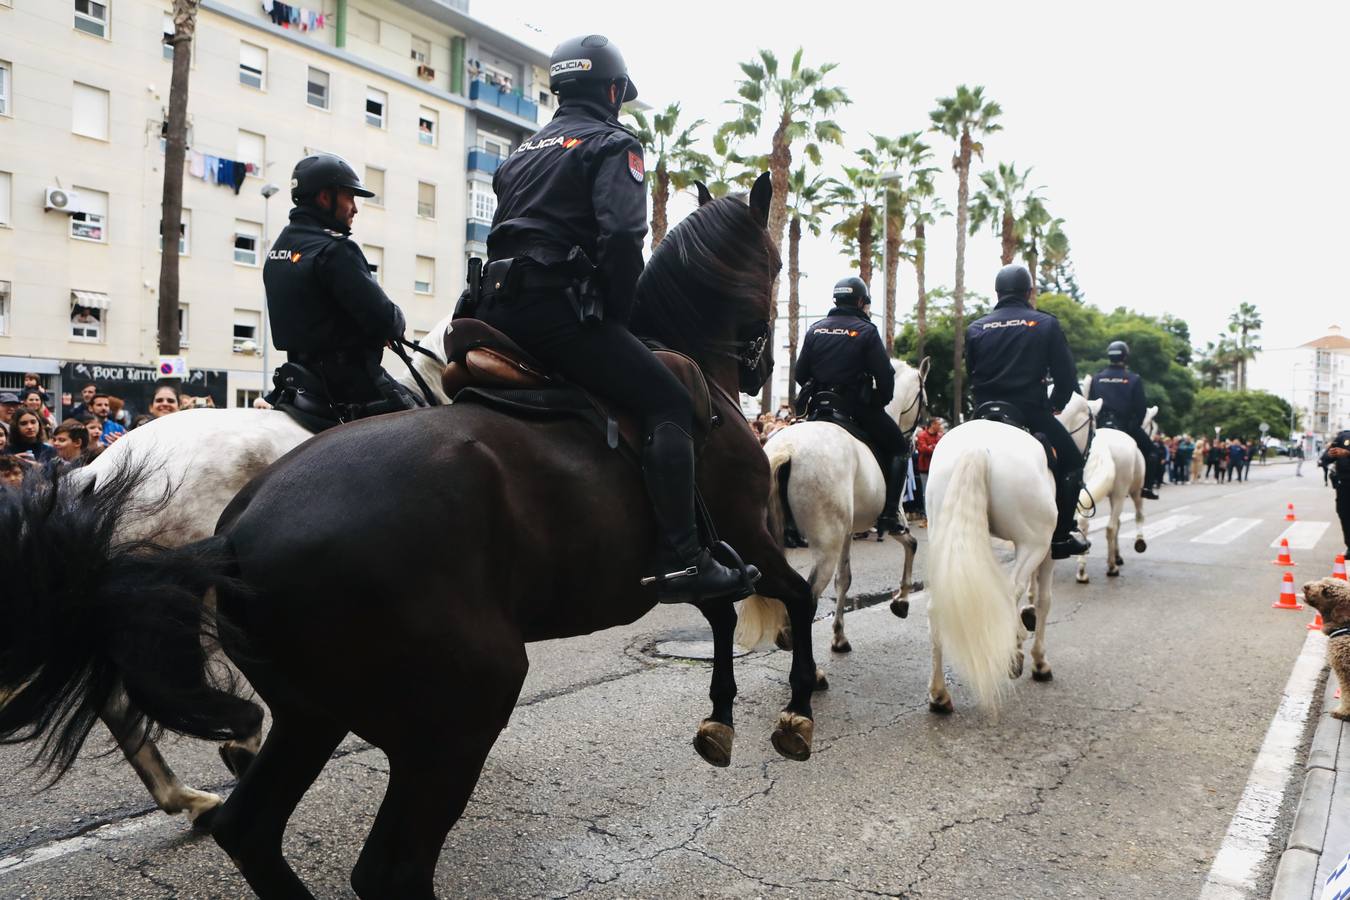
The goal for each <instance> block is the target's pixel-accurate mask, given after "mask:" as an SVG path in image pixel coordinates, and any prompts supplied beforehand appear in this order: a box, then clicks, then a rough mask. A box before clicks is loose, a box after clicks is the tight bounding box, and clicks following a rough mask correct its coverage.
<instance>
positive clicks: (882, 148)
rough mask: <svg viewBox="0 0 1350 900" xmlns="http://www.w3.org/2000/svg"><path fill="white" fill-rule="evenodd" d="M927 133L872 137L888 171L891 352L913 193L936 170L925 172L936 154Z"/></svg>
mask: <svg viewBox="0 0 1350 900" xmlns="http://www.w3.org/2000/svg"><path fill="white" fill-rule="evenodd" d="M922 135H923V132H921V131H914V132H911V133H909V134H902V135H900V136H899V137H895V138H886V137H878V136H876V135H873V136H872V139H873V141H874V142H875V144H876V154H877V157H878V158H879V161H880V162H881V163H882V165H883V166H884V167H885V168H886V169H887V170H888V171H887V173H886V176H887V177H885V178H884V179H883V181H884V183H885V187H886V194H885V219H884V227H883V228H882V233H883V236H884V246H883V247H882V260H883V264H884V268H885V276H886V296H885V306H884V310H885V316H884V331H883V339H884V341H885V344H886V347H887V349H888V350H889V349H890V347H891V343H892V342H893V341H894V340H895V324H896V317H895V300H896V288H897V286H898V285H897V283H896V277H895V276H896V272H897V271H898V270H899V268H900V259H901V256H902V255H904V254H902V252H901V247H902V246H903V245H904V242H905V219H906V218H907V217H908V215H909V212H910V202H909V192H910V190H911V189H912V188H913V187H914V185H915V184H916V182H917V181H918V180H919V179H921V178H930V175H931V172H935V171H937V170H936V169H925V168H924V165H923V164H924V162H926V161H927V160H928V158H929V157H930V156H931V155H932V149H931V148H930V147H929V146H928V145H927V144H925V143H924V142H923V141H922V140H920V138H921V137H922Z"/></svg>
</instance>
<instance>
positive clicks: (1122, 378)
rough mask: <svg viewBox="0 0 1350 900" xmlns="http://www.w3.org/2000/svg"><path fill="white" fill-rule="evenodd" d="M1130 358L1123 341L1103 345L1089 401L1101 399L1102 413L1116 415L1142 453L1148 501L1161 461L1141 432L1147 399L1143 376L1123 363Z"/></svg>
mask: <svg viewBox="0 0 1350 900" xmlns="http://www.w3.org/2000/svg"><path fill="white" fill-rule="evenodd" d="M1129 358H1130V345H1129V344H1127V343H1125V342H1124V341H1112V342H1111V343H1110V345H1108V346H1107V348H1106V359H1107V363H1108V365H1107V367H1106V368H1105V369H1102V370H1101V371H1100V372H1098V373H1097V374H1096V375H1095V376H1093V379H1092V390H1091V391H1090V392H1089V394H1088V399H1089V400H1097V399H1101V401H1102V414H1103V415H1105V414H1106V413H1107V412H1108V411H1109V412H1110V413H1112V414H1113V416H1114V418H1115V424H1114V427H1115V428H1117V429H1119V430H1120V431H1123V432H1125V433H1126V434H1128V435H1129V436H1130V437H1132V438H1134V442H1135V444H1136V445H1137V446H1138V447H1139V452H1140V453H1142V454H1144V464H1145V467H1146V468H1145V472H1146V474H1145V476H1144V491H1143V494H1144V496H1145V497H1147V498H1148V499H1150V500H1157V499H1158V495H1157V494H1155V493H1154V492H1153V485H1155V484H1158V483H1160V482H1161V481H1162V471H1161V469H1162V464H1161V463H1159V462H1158V454H1157V453H1156V452H1154V447H1153V440H1152V439H1151V438H1150V437H1149V436H1148V434H1146V433H1145V432H1144V416H1145V415H1146V414H1147V412H1148V402H1147V401H1146V400H1145V399H1144V379H1143V378H1141V377H1139V373H1137V372H1131V371H1130V370H1129V369H1128V368H1126V366H1125V363H1126V362H1128V361H1129Z"/></svg>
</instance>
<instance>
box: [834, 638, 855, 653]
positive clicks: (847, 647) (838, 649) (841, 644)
mask: <svg viewBox="0 0 1350 900" xmlns="http://www.w3.org/2000/svg"><path fill="white" fill-rule="evenodd" d="M830 649H831V650H833V651H834V652H835V653H852V652H853V645H852V644H850V643H849V642H848V638H844V639H842V640H834V641H831V642H830Z"/></svg>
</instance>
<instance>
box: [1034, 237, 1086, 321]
mask: <svg viewBox="0 0 1350 900" xmlns="http://www.w3.org/2000/svg"><path fill="white" fill-rule="evenodd" d="M1061 224H1062V220H1060V219H1056V220H1054V221H1053V222H1051V223H1050V230H1049V231H1048V232H1047V233H1046V235H1045V238H1044V239H1043V240H1042V241H1041V253H1042V254H1043V255H1042V257H1041V261H1040V266H1041V271H1040V281H1039V285H1038V289H1039V290H1041V291H1045V290H1054V291H1055V292H1056V293H1060V294H1068V295H1069V296H1070V297H1072V298H1073V299H1074V300H1077V301H1078V302H1079V303H1082V302H1083V294H1082V291H1080V290H1079V289H1078V282H1077V281H1076V280H1075V279H1074V276H1073V272H1072V271H1071V270H1070V268H1069V236H1068V235H1067V234H1065V233H1064V229H1063V228H1061V227H1060V226H1061ZM1033 274H1034V273H1033Z"/></svg>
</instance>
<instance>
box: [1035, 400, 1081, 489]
mask: <svg viewBox="0 0 1350 900" xmlns="http://www.w3.org/2000/svg"><path fill="white" fill-rule="evenodd" d="M1022 416H1023V418H1025V419H1026V423H1027V426H1028V427H1030V428H1031V430H1032V431H1039V432H1040V433H1041V434H1043V435H1045V436H1046V437H1047V438H1049V439H1050V446H1052V447H1054V448H1055V457H1056V461H1055V470H1056V471H1057V472H1058V473H1059V474H1060V475H1064V474H1067V473H1069V472H1077V471H1079V470H1081V469H1082V468H1083V453H1082V451H1080V450H1079V449H1078V445H1077V444H1075V443H1074V442H1073V435H1071V434H1069V430H1068V429H1067V428H1065V427H1064V426H1063V425H1062V424H1060V421H1059V419H1056V418H1055V416H1054V413H1052V412H1050V410H1048V409H1026V408H1023V409H1022Z"/></svg>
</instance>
